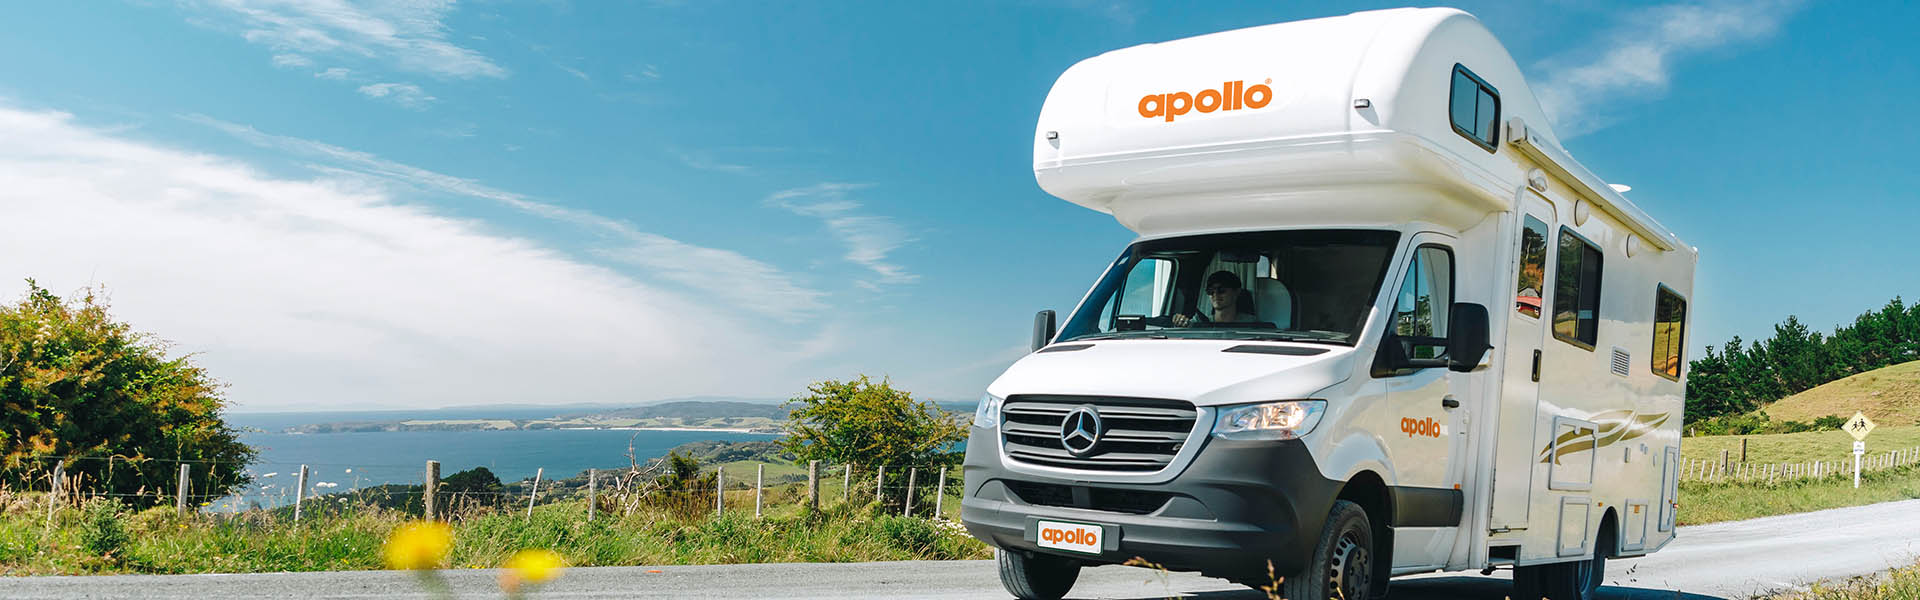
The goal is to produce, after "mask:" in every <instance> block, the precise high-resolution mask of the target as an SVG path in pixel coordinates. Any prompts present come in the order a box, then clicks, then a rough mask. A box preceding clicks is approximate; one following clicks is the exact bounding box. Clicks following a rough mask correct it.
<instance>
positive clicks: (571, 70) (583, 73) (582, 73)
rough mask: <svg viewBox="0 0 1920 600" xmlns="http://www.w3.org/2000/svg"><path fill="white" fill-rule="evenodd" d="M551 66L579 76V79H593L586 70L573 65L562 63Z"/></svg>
mask: <svg viewBox="0 0 1920 600" xmlns="http://www.w3.org/2000/svg"><path fill="white" fill-rule="evenodd" d="M553 66H555V67H558V68H559V69H560V70H562V71H566V72H567V74H568V75H572V76H574V77H578V78H580V80H581V81H593V77H592V76H589V75H587V72H586V71H582V70H579V69H575V68H573V67H569V66H566V65H562V64H555V65H553Z"/></svg>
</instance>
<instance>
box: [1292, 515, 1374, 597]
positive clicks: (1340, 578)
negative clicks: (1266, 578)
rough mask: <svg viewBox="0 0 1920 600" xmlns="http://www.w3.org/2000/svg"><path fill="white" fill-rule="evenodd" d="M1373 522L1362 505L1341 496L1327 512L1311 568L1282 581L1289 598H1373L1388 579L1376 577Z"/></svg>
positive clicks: (1310, 560) (1315, 547)
mask: <svg viewBox="0 0 1920 600" xmlns="http://www.w3.org/2000/svg"><path fill="white" fill-rule="evenodd" d="M1375 556H1377V554H1376V553H1375V551H1374V548H1373V524H1372V522H1370V521H1368V519H1367V511H1366V510H1365V509H1362V508H1360V505H1358V504H1354V503H1352V502H1348V501H1346V500H1340V501H1336V502H1334V503H1333V510H1332V511H1331V512H1329V513H1328V514H1327V524H1326V526H1325V527H1322V528H1321V529H1320V541H1319V543H1317V544H1315V545H1314V548H1313V556H1312V557H1311V558H1309V559H1308V561H1307V568H1306V569H1305V570H1303V571H1301V572H1300V573H1296V574H1294V575H1293V576H1291V577H1288V578H1287V579H1286V580H1285V581H1282V582H1280V593H1281V595H1282V596H1284V597H1286V598H1288V600H1329V599H1333V600H1355V599H1360V598H1372V597H1374V596H1375V590H1376V589H1377V588H1378V587H1383V586H1384V584H1385V583H1386V582H1384V581H1374V578H1375V574H1374V565H1373V559H1374V557H1375Z"/></svg>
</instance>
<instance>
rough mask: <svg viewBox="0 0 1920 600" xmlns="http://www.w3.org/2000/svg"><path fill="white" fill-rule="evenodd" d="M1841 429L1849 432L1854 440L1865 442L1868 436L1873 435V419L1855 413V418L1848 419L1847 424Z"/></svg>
mask: <svg viewBox="0 0 1920 600" xmlns="http://www.w3.org/2000/svg"><path fill="white" fill-rule="evenodd" d="M1840 428H1841V429H1845V430H1847V433H1848V434H1851V435H1852V436H1853V439H1856V440H1865V439H1867V434H1869V433H1873V419H1869V418H1867V413H1863V412H1855V413H1853V418H1851V419H1847V424H1846V425H1841V426H1840Z"/></svg>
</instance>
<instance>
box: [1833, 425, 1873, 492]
mask: <svg viewBox="0 0 1920 600" xmlns="http://www.w3.org/2000/svg"><path fill="white" fill-rule="evenodd" d="M1840 428H1841V429H1845V430H1847V434H1848V435H1851V436H1853V489H1856V490H1857V489H1860V458H1861V457H1862V456H1865V455H1866V454H1867V434H1869V433H1873V419H1869V418H1867V414H1866V413H1863V412H1858V411H1855V412H1854V413H1853V418H1851V419H1847V424H1846V425H1841V426H1840Z"/></svg>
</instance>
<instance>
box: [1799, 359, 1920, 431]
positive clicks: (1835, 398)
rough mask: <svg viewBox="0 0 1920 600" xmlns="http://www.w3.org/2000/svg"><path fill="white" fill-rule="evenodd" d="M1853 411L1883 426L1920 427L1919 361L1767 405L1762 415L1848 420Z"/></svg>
mask: <svg viewBox="0 0 1920 600" xmlns="http://www.w3.org/2000/svg"><path fill="white" fill-rule="evenodd" d="M1856 410H1857V411H1861V412H1865V413H1867V417H1868V418H1871V419H1873V420H1874V421H1875V422H1876V423H1878V424H1880V425H1883V426H1884V425H1920V361H1914V362H1909V363H1904V364H1898V365H1893V366H1890V367H1884V368H1880V369H1875V370H1872V371H1868V372H1865V373H1859V374H1856V375H1853V376H1851V377H1847V378H1844V379H1840V380H1837V381H1830V382H1827V383H1825V384H1823V385H1820V386H1817V387H1815V388H1813V389H1810V390H1807V391H1804V392H1800V393H1798V394H1794V395H1792V396H1788V397H1786V398H1782V399H1780V400H1778V401H1776V402H1774V403H1772V404H1769V405H1767V407H1766V409H1765V412H1766V413H1767V417H1768V418H1771V419H1773V420H1776V421H1780V420H1791V421H1812V420H1814V419H1815V418H1818V417H1823V416H1827V415H1839V416H1842V417H1851V416H1853V412H1854V411H1856ZM1876 435H1878V434H1876Z"/></svg>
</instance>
